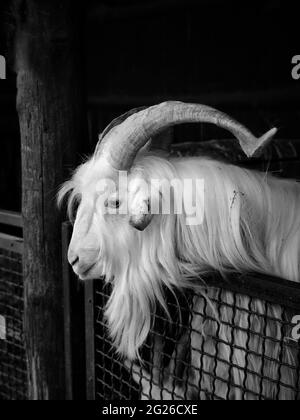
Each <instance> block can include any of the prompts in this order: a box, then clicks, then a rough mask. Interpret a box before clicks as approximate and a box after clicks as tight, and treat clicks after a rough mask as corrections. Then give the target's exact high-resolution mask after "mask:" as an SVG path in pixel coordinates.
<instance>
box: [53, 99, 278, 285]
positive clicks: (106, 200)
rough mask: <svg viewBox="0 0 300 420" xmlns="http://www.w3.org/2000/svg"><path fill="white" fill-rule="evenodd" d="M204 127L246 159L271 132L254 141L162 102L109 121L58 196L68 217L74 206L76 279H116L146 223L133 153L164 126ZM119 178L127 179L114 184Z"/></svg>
mask: <svg viewBox="0 0 300 420" xmlns="http://www.w3.org/2000/svg"><path fill="white" fill-rule="evenodd" d="M187 122H189V123H192V122H206V123H213V124H216V125H217V126H219V127H222V128H225V129H227V130H229V131H230V132H231V133H232V134H233V135H234V136H235V137H236V138H237V139H238V140H239V142H240V145H241V147H242V149H243V150H244V152H245V153H246V155H248V156H252V155H253V154H254V153H255V152H257V150H259V149H261V148H262V147H263V146H264V145H265V144H266V143H267V142H268V141H269V140H270V139H271V138H272V137H273V135H274V134H275V133H276V129H272V130H270V131H269V132H268V133H266V134H265V135H264V136H262V137H261V138H256V137H254V136H253V135H252V134H251V133H250V132H249V131H248V130H247V129H246V128H245V127H244V126H242V125H241V124H240V123H238V122H237V121H235V120H233V119H232V118H230V117H229V116H227V115H226V114H224V113H222V112H220V111H217V110H215V109H213V108H210V107H207V106H204V105H197V104H184V103H181V102H165V103H162V104H160V105H157V106H153V107H150V108H147V109H142V110H141V109H139V110H134V111H131V112H129V113H127V114H125V115H123V116H121V117H120V118H118V119H116V120H114V121H113V122H112V123H111V124H110V125H109V126H108V128H107V129H106V130H105V131H104V132H103V133H102V135H101V136H100V139H99V143H98V145H97V147H96V151H95V153H94V155H93V157H92V158H91V159H90V160H88V161H87V162H86V163H84V164H83V165H82V166H80V167H79V168H78V169H77V171H76V172H75V174H74V176H73V178H72V179H71V180H70V181H68V182H67V183H66V184H65V185H64V186H63V187H62V189H61V191H60V195H59V196H60V198H62V197H63V196H64V195H65V194H66V193H67V192H70V198H69V213H70V215H71V216H72V213H73V210H74V207H77V214H76V217H75V223H74V230H73V236H72V240H71V243H70V246H69V255H68V257H69V262H70V264H71V265H72V267H73V269H74V271H75V273H76V274H77V275H78V276H79V277H80V278H82V279H88V278H98V277H101V276H103V275H106V276H110V277H113V276H114V275H116V272H115V271H116V270H117V267H118V261H120V259H122V256H123V255H124V253H126V250H128V249H129V247H130V246H132V245H134V242H135V241H137V240H138V239H137V238H138V236H137V235H138V234H144V232H142V233H141V232H139V233H137V231H143V230H145V229H146V228H147V227H148V225H149V224H150V222H151V220H152V216H153V215H152V212H151V208H150V206H149V203H150V197H149V190H147V188H145V185H147V182H148V181H149V180H147V179H145V173H144V172H143V168H142V167H141V166H138V165H135V159H136V156H137V154H138V153H139V152H140V150H141V149H143V148H144V147H145V146H147V144H148V143H149V142H150V141H151V138H153V137H155V136H156V135H158V134H159V133H160V132H161V131H163V130H164V129H166V128H167V127H170V126H173V125H175V124H180V123H187ZM122 174H127V175H128V178H127V180H125V182H124V185H123V186H121V185H120V179H121V180H122V176H120V175H122Z"/></svg>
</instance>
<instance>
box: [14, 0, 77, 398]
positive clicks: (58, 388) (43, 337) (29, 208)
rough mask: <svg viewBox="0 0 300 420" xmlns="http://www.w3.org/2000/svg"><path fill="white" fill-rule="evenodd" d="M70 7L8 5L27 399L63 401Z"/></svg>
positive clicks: (72, 39)
mask: <svg viewBox="0 0 300 420" xmlns="http://www.w3.org/2000/svg"><path fill="white" fill-rule="evenodd" d="M82 7H83V6H82V5H81V4H80V3H78V2H77V3H74V2H73V1H71V0H44V1H38V0H15V8H14V10H15V14H16V16H15V20H16V24H17V28H16V34H15V35H16V36H15V42H14V47H15V48H14V49H15V68H16V71H17V90H18V92H17V110H18V114H19V122H20V133H21V154H22V214H23V222H24V227H23V236H24V260H23V261H24V293H25V314H24V335H25V341H26V352H27V359H28V370H29V375H28V378H29V399H31V400H64V399H65V366H64V364H65V360H64V359H65V357H64V328H63V323H64V309H63V281H62V264H61V218H60V214H59V211H58V209H57V206H56V192H57V190H58V187H59V186H60V185H61V183H62V181H63V180H64V179H63V174H64V164H71V163H72V160H73V163H74V160H75V159H74V155H75V150H76V147H77V145H78V144H79V142H80V141H82V138H84V136H85V130H84V128H85V118H84V116H85V113H84V91H83V83H82V81H83V77H82V73H81V69H82V65H83V61H82V59H81V49H80V48H81V46H82V45H83V43H82V39H81V29H82V28H83V27H84V24H83V22H82V19H83V18H84V13H83V11H82Z"/></svg>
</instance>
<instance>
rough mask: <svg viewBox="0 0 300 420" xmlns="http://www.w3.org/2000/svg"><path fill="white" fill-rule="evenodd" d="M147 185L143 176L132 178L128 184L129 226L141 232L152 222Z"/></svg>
mask: <svg viewBox="0 0 300 420" xmlns="http://www.w3.org/2000/svg"><path fill="white" fill-rule="evenodd" d="M150 192H151V189H150V187H149V183H148V182H147V181H146V180H145V179H144V178H143V176H136V177H133V178H132V179H131V181H130V184H129V201H128V209H129V224H130V225H131V226H132V227H134V228H135V229H137V230H140V231H143V230H144V229H146V227H147V226H148V225H149V224H150V222H151V220H152V213H151V208H150Z"/></svg>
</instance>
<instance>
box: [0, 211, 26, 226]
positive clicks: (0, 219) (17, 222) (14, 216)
mask: <svg viewBox="0 0 300 420" xmlns="http://www.w3.org/2000/svg"><path fill="white" fill-rule="evenodd" d="M0 224H2V225H9V226H15V227H20V228H22V227H23V219H22V215H21V213H17V212H14V211H7V210H1V209H0Z"/></svg>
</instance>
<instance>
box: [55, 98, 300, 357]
mask: <svg viewBox="0 0 300 420" xmlns="http://www.w3.org/2000/svg"><path fill="white" fill-rule="evenodd" d="M186 122H208V123H214V124H216V125H218V126H219V127H222V128H225V129H227V130H229V131H230V132H231V133H232V134H233V135H234V136H235V137H236V138H237V139H238V140H239V142H240V145H241V147H242V149H243V151H244V152H245V154H246V155H247V156H252V155H254V153H257V152H258V151H259V150H260V149H261V148H263V147H264V146H265V145H266V144H267V143H268V142H269V141H270V140H271V139H272V137H273V136H274V135H275V133H276V129H272V130H270V131H269V132H268V133H266V134H265V135H264V136H262V137H261V138H258V139H257V138H255V137H254V136H253V135H252V134H251V132H250V131H249V130H247V129H246V128H245V127H244V126H243V125H241V124H240V123H238V122H237V121H235V120H234V119H232V118H230V117H229V116H227V115H226V114H224V113H222V112H220V111H218V110H216V109H213V108H210V107H207V106H204V105H197V104H184V103H180V102H166V103H163V104H160V105H157V106H153V107H150V108H147V109H142V110H134V111H133V112H130V113H128V114H125V115H123V116H122V117H120V118H118V119H117V120H115V121H113V122H112V124H111V125H110V126H109V127H108V128H107V129H106V130H105V131H104V132H103V134H102V135H101V137H100V140H99V143H98V145H97V147H96V150H95V153H94V155H93V156H92V157H91V158H90V159H89V160H87V161H86V162H85V163H83V164H82V165H81V166H80V167H79V168H78V169H77V170H76V171H75V173H74V175H73V177H72V179H71V180H69V181H67V182H66V183H65V184H64V185H63V186H62V188H61V190H60V192H59V197H58V199H59V201H61V200H62V199H63V198H64V197H65V196H66V195H67V194H68V197H69V199H68V212H69V215H70V217H71V218H72V214H73V212H74V208H76V211H77V212H76V217H75V221H74V229H73V235H72V239H71V242H70V246H69V252H68V258H69V262H70V264H71V265H72V267H73V270H74V272H75V273H76V274H77V275H78V276H79V277H80V278H81V279H82V280H86V279H95V278H100V277H103V276H105V280H106V282H111V283H112V285H113V289H112V293H111V296H110V298H109V301H108V303H107V306H106V310H105V316H106V320H107V324H108V330H109V334H110V337H111V339H112V342H113V344H114V346H115V348H116V350H117V352H118V353H119V354H120V355H121V356H124V357H125V358H127V359H128V360H134V359H136V358H139V350H140V348H141V347H142V345H143V343H144V342H145V340H146V338H147V336H148V333H149V331H150V328H151V312H153V310H154V308H155V305H156V304H157V303H158V304H159V305H161V306H162V307H163V308H164V309H165V310H166V312H168V308H167V305H166V302H165V299H164V292H163V289H164V288H165V287H167V288H169V289H170V290H174V289H175V288H177V289H180V290H184V289H195V290H198V288H199V281H195V279H196V278H197V279H199V278H201V277H203V276H205V274H206V273H208V272H211V271H216V270H217V271H218V272H220V273H221V274H222V275H227V274H229V273H230V272H232V271H237V272H249V271H250V272H253V271H254V272H260V273H265V274H271V275H275V276H280V277H285V278H287V279H289V280H291V281H296V282H297V281H299V255H300V254H299V250H300V235H299V228H300V213H299V206H300V186H299V184H298V183H297V182H296V181H292V180H282V179H277V178H275V177H273V176H270V175H268V176H267V175H266V174H263V173H259V172H256V171H251V170H247V169H243V168H240V167H237V166H234V165H232V164H228V163H223V162H219V161H217V160H213V159H209V158H205V157H197V158H195V157H188V158H167V157H165V156H160V155H158V154H153V153H151V152H148V151H147V150H146V148H147V147H148V146H149V142H150V141H151V138H153V137H154V136H155V135H156V134H158V133H160V132H161V131H162V130H163V129H165V128H167V127H170V126H172V125H175V124H180V123H186ZM120 174H126V175H127V176H128V178H127V184H126V187H125V188H123V187H122V188H121V181H120ZM174 179H176V180H180V181H182V183H184V181H185V180H187V179H189V180H202V181H203V186H204V187H203V191H202V192H201V191H200V192H199V191H198V190H197V189H196V190H194V189H191V190H188V191H186V194H184V196H183V197H181V200H182V204H183V206H182V209H183V210H182V212H181V213H180V212H179V213H178V212H176V211H175V205H174V200H175V198H174V197H175V195H174V194H173V193H171V195H170V194H165V192H164V191H161V190H160V191H159V194H157V195H156V197H155V199H154V200H152V197H150V195H149V191H150V187H149V188H148V189H147V188H145V186H149V184H150V183H151V181H153V180H159V181H162V180H164V181H167V182H168V183H169V184H170V185H171V184H172V181H173V180H174ZM191 196H193V200H195V202H196V204H197V205H198V207H199V208H201V209H202V216H203V217H202V219H201V221H200V223H195V224H188V223H187V218H188V216H189V214H188V212H187V210H186V209H187V208H188V205H187V201H188V200H189V199H190V198H191ZM170 198H171V205H170V208H169V210H170V211H169V212H168V214H165V213H164V212H162V211H161V207H162V205H163V204H164V203H165V202H166V201H168V200H169V199H170ZM157 201H158V202H157ZM125 204H126V205H125ZM153 207H156V208H158V209H160V210H159V211H156V212H154V211H152V208H153ZM124 208H125V211H124ZM193 322H194V321H193Z"/></svg>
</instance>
